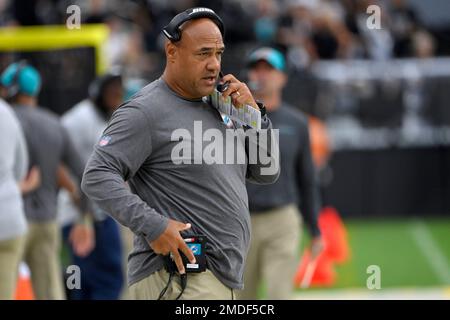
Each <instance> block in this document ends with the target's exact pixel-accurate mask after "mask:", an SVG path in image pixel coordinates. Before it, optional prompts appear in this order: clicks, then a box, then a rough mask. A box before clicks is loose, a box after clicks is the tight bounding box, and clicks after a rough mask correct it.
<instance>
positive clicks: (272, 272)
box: [238, 205, 301, 300]
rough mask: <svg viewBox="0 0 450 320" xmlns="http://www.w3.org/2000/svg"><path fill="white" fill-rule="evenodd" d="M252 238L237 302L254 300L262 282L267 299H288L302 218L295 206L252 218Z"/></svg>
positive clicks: (296, 258)
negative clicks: (263, 282)
mask: <svg viewBox="0 0 450 320" xmlns="http://www.w3.org/2000/svg"><path fill="white" fill-rule="evenodd" d="M251 223H252V239H251V243H250V251H249V253H248V256H247V261H246V265H245V273H244V290H243V291H241V292H239V293H238V297H239V299H246V300H254V299H257V292H258V288H259V286H260V284H261V282H262V281H265V283H266V288H267V298H268V299H274V300H277V299H290V298H291V294H292V290H293V279H294V275H295V270H296V267H297V262H298V257H297V252H298V251H297V250H298V246H299V241H300V228H301V218H300V214H299V212H298V210H297V208H296V206H295V205H289V206H286V207H282V208H278V209H274V210H271V211H267V212H263V213H257V214H252V215H251Z"/></svg>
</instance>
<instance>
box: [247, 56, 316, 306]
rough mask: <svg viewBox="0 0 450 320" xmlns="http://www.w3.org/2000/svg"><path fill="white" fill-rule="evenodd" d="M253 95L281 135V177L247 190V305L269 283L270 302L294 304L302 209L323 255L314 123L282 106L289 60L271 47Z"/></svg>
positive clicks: (254, 65) (255, 75) (260, 63)
mask: <svg viewBox="0 0 450 320" xmlns="http://www.w3.org/2000/svg"><path fill="white" fill-rule="evenodd" d="M248 68H249V71H248V78H249V84H250V88H251V90H252V92H253V93H254V94H255V96H256V97H257V99H259V100H262V101H264V103H265V104H266V108H267V112H268V113H269V114H270V117H271V119H272V118H273V127H274V128H275V129H279V130H280V131H279V133H280V166H281V174H280V177H279V179H278V181H277V182H275V183H274V184H272V185H267V186H260V185H253V184H247V192H248V198H249V207H250V213H251V222H252V239H251V244H250V251H249V254H248V257H247V261H246V267H245V274H244V281H245V286H244V290H243V291H242V293H241V296H240V297H241V298H242V299H256V298H257V293H258V289H259V286H260V284H261V283H262V281H264V282H265V283H266V287H267V298H268V299H289V298H290V297H291V295H292V291H293V282H292V281H293V278H294V274H295V268H296V265H297V261H298V258H297V257H298V249H299V243H300V227H301V219H300V212H299V210H298V206H300V207H301V210H300V211H301V213H302V214H303V216H304V217H305V221H306V223H307V225H308V227H309V230H310V233H311V236H312V237H313V240H312V245H313V251H314V252H316V253H318V251H320V246H321V240H320V231H319V228H318V225H317V215H318V211H319V209H320V200H319V190H318V185H317V182H316V178H315V170H314V165H313V162H312V156H311V150H310V141H309V131H308V119H307V117H306V116H305V115H304V114H303V113H302V112H300V111H298V110H295V109H294V108H293V107H291V106H289V105H288V104H286V103H285V102H283V100H282V90H283V87H284V86H285V84H286V82H287V81H288V79H287V75H286V74H285V68H286V62H285V58H284V56H283V54H282V53H281V52H280V51H278V50H275V49H273V48H269V47H263V48H260V49H257V50H256V51H254V52H253V53H252V54H251V55H250V56H249V58H248Z"/></svg>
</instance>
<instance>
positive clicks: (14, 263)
mask: <svg viewBox="0 0 450 320" xmlns="http://www.w3.org/2000/svg"><path fill="white" fill-rule="evenodd" d="M24 244H25V236H20V237H17V238H13V239H8V240H1V241H0V300H11V299H14V293H15V290H16V284H17V272H18V269H19V263H20V260H21V258H22V253H23V247H24Z"/></svg>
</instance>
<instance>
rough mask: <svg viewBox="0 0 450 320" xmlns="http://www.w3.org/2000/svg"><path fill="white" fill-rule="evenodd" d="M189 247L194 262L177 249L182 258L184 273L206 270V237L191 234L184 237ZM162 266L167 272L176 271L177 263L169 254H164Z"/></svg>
mask: <svg viewBox="0 0 450 320" xmlns="http://www.w3.org/2000/svg"><path fill="white" fill-rule="evenodd" d="M184 241H185V242H186V244H187V246H188V247H189V249H191V251H192V253H193V254H194V256H195V260H196V261H195V263H190V262H189V260H188V258H186V256H185V255H184V253H183V252H181V251H180V250H178V252H179V253H180V255H181V258H182V260H183V265H184V268H185V270H186V273H200V272H204V271H206V253H205V244H206V237H205V236H203V235H193V236H190V237H186V238H184ZM164 267H165V269H166V270H167V272H169V273H178V268H177V265H176V264H175V261H174V260H173V259H172V256H171V255H167V256H164Z"/></svg>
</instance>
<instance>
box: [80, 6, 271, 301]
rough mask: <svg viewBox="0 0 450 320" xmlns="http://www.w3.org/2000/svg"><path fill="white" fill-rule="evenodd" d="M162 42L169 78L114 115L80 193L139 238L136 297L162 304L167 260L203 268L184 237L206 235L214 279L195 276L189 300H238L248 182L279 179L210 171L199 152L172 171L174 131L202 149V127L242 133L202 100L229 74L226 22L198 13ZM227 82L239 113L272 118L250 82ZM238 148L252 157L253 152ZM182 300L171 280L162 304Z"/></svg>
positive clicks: (174, 26) (244, 167)
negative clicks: (224, 64)
mask: <svg viewBox="0 0 450 320" xmlns="http://www.w3.org/2000/svg"><path fill="white" fill-rule="evenodd" d="M164 34H165V35H166V37H167V38H168V40H167V41H166V43H165V53H166V60H167V61H166V68H165V71H164V73H163V75H162V76H161V78H159V79H157V80H155V81H154V82H152V83H150V84H149V85H147V86H146V87H145V88H143V89H142V90H141V91H140V92H138V93H137V94H136V95H135V96H134V98H132V99H131V100H130V101H129V102H127V103H125V104H124V105H122V106H121V107H120V108H119V109H118V110H117V111H116V112H115V113H114V114H113V116H112V119H111V121H110V123H109V125H108V127H107V128H106V130H105V131H104V133H103V137H102V138H101V139H100V141H99V143H98V144H97V145H96V147H95V149H94V153H93V154H92V156H91V158H90V160H89V162H88V164H87V167H86V170H85V174H84V178H83V182H82V188H83V191H84V192H85V193H86V194H88V196H89V197H91V199H92V200H94V201H95V202H96V203H98V205H100V206H101V207H102V208H103V209H104V210H105V211H106V212H109V213H110V214H111V215H112V216H113V217H114V218H115V219H116V220H118V221H119V222H120V223H122V224H123V225H125V226H127V227H129V228H130V229H131V230H132V231H133V232H134V234H135V240H134V250H133V252H132V253H131V254H130V256H129V266H128V276H129V278H128V282H129V285H130V292H131V296H132V297H134V298H136V299H156V298H158V296H159V295H160V292H161V291H162V290H163V289H164V288H165V286H166V283H168V278H169V274H168V273H167V272H166V271H165V269H164V268H163V258H162V256H163V255H167V254H169V253H171V254H172V255H173V257H174V260H175V262H176V264H177V267H178V270H179V273H180V274H184V273H185V268H184V266H183V263H182V261H181V257H180V253H179V251H178V250H180V251H181V252H183V253H184V254H185V255H186V257H187V258H188V259H189V260H190V261H191V263H194V262H195V258H194V256H193V254H192V252H191V251H190V250H189V248H188V247H187V246H186V244H185V242H184V241H183V238H182V235H181V233H180V232H183V235H188V234H189V233H193V234H203V235H205V236H206V238H207V239H208V245H207V247H206V258H207V271H206V272H203V273H196V274H189V275H188V277H187V278H188V282H187V287H186V289H185V291H184V293H183V295H182V297H181V298H182V299H234V292H233V290H234V289H242V288H243V272H244V262H245V259H246V254H247V251H248V246H249V241H250V216H249V209H248V200H247V192H246V180H249V181H252V182H255V183H261V184H268V183H273V182H274V181H276V179H277V178H278V175H279V170H276V171H275V173H274V174H270V175H265V174H264V173H263V172H261V169H262V168H263V167H265V165H263V164H262V163H261V162H257V163H255V164H249V161H246V162H245V163H244V164H240V163H234V164H228V162H227V164H222V163H212V164H205V162H203V161H197V160H199V159H196V157H198V156H202V155H198V153H195V152H194V156H193V157H194V160H195V161H193V163H195V164H187V163H184V162H183V163H182V164H175V163H174V162H176V161H174V159H173V158H172V151H173V148H174V147H175V146H176V145H177V143H179V141H172V139H171V135H172V133H173V132H174V131H175V130H177V129H180V128H183V129H185V130H186V131H187V132H189V133H190V137H193V139H192V140H190V141H188V142H189V143H192V145H193V146H195V145H196V144H198V143H202V142H201V141H198V140H195V135H194V121H195V122H197V121H201V124H202V128H203V129H205V130H207V129H214V130H219V131H220V132H221V133H222V135H223V136H225V135H226V134H225V132H226V130H235V129H229V126H227V125H226V124H225V123H224V121H223V120H222V117H221V116H220V114H219V113H218V110H216V109H214V108H213V107H212V106H210V105H208V104H207V103H206V102H204V100H202V97H205V96H207V95H209V94H210V93H212V91H213V90H214V88H215V86H216V84H217V81H218V75H219V72H220V68H221V55H222V53H223V51H224V43H223V34H224V27H223V23H222V21H221V19H220V17H218V16H217V15H216V14H215V13H214V11H212V10H210V9H207V8H192V9H189V10H187V11H185V12H182V13H180V14H178V15H177V16H175V17H174V19H172V21H171V23H170V24H169V25H168V26H167V27H166V28H165V29H164ZM221 82H223V83H226V82H228V83H229V85H228V89H226V90H225V91H224V93H223V94H224V96H225V97H227V96H230V97H231V99H232V101H233V103H234V105H243V104H247V105H250V106H252V107H254V108H260V109H261V110H262V114H264V108H263V106H262V105H261V103H257V102H256V101H255V100H254V98H253V96H252V95H251V93H250V91H249V89H248V88H247V86H246V85H245V84H244V83H242V82H240V81H239V80H237V79H236V78H235V77H234V76H233V75H231V74H228V75H225V76H224V77H223V78H222V79H221ZM237 126H238V125H237V124H235V125H234V127H235V128H236V127H237ZM268 128H271V123H270V120H269V119H268V118H267V116H266V115H264V116H263V117H262V129H268ZM188 140H189V139H188ZM238 147H239V146H238ZM240 147H241V148H244V149H245V152H247V155H248V152H249V148H248V144H241V145H240ZM258 147H259V148H260V149H261V148H264V146H263V145H262V144H259V145H258ZM274 147H277V145H276V143H275V144H272V145H271V146H270V147H268V148H267V149H268V150H266V151H267V154H269V155H271V156H272V158H273V159H272V160H273V161H278V159H275V156H273V154H272V153H271V152H270V151H271V150H273V148H274ZM223 152H226V150H223ZM183 156H189V155H183ZM198 163H201V164H198ZM277 167H278V164H277ZM125 182H128V184H129V186H130V189H131V190H129V189H128V188H127V187H126V184H125ZM180 291H181V286H180V282H178V281H172V283H171V285H170V286H169V287H168V288H167V292H166V294H165V295H164V298H166V299H174V298H175V297H177V296H178V294H179V293H180Z"/></svg>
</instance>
